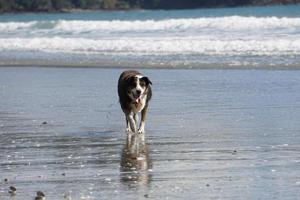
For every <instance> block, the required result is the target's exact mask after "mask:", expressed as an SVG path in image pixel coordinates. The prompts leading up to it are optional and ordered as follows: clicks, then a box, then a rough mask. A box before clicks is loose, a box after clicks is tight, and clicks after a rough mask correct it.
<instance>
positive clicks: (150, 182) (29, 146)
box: [0, 67, 300, 200]
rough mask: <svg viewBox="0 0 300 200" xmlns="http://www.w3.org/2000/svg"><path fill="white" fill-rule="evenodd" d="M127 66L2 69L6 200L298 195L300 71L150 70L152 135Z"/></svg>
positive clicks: (1, 166)
mask: <svg viewBox="0 0 300 200" xmlns="http://www.w3.org/2000/svg"><path fill="white" fill-rule="evenodd" d="M122 70H123V69H100V68H88V69H85V68H42V67H41V68H39V67H1V68H0V99H1V100H0V102H1V103H0V152H1V154H0V199H3V200H10V199H15V200H26V199H34V197H35V195H36V192H37V191H42V192H43V193H45V195H46V198H47V199H49V200H52V199H53V200H56V199H147V198H149V199H200V198H201V199H289V200H290V199H295V200H296V199H298V198H299V195H300V192H299V191H300V190H299V188H300V168H299V164H300V157H299V151H300V146H299V144H300V138H299V130H300V125H299V118H300V101H299V99H300V96H299V91H300V71H297V70H295V71H294V70H230V69H227V70H166V69H156V70H154V69H153V70H151V69H144V70H141V71H142V72H143V73H144V74H147V76H149V77H150V78H151V81H152V82H153V94H154V95H153V100H152V101H151V103H150V111H149V116H148V120H147V124H146V134H145V136H144V139H143V138H142V137H140V136H137V137H136V136H131V137H129V136H127V135H126V134H125V132H124V129H125V122H124V116H123V114H122V111H121V109H120V106H119V104H118V97H117V91H116V89H117V79H118V76H119V74H120V73H121V72H122ZM10 186H14V187H16V188H17V192H16V195H15V196H13V197H12V196H11V194H9V193H8V191H9V187H10Z"/></svg>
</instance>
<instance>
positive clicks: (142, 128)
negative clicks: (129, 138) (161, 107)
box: [138, 105, 148, 133]
mask: <svg viewBox="0 0 300 200" xmlns="http://www.w3.org/2000/svg"><path fill="white" fill-rule="evenodd" d="M147 110H148V105H146V106H145V108H144V109H143V110H142V118H141V123H140V128H139V130H138V133H145V123H146V115H147Z"/></svg>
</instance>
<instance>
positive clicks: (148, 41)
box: [0, 16, 300, 63]
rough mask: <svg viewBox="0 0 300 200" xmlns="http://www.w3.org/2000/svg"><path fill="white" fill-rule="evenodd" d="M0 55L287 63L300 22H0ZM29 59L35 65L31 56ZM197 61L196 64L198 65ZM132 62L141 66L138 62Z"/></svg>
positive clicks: (295, 51)
mask: <svg viewBox="0 0 300 200" xmlns="http://www.w3.org/2000/svg"><path fill="white" fill-rule="evenodd" d="M0 51H2V53H3V55H4V54H5V55H8V57H9V59H10V58H11V57H14V55H15V54H18V55H20V52H27V53H28V52H42V53H47V52H50V53H68V54H70V53H71V54H72V53H76V54H82V55H95V54H96V55H99V56H100V55H101V56H112V55H114V56H118V55H119V56H127V58H128V59H131V58H132V56H152V55H155V56H156V58H155V62H158V63H159V62H161V61H162V60H166V57H168V56H176V55H184V56H193V57H195V56H203V55H204V56H211V60H212V62H214V57H213V56H223V57H222V59H223V58H224V59H225V60H230V62H232V63H236V60H238V63H240V61H241V60H242V61H243V59H244V58H246V57H247V56H248V58H247V59H248V60H247V59H246V60H247V61H246V62H249V63H251V62H256V61H253V60H254V59H252V56H280V59H281V58H282V57H283V56H294V58H293V60H290V61H291V63H292V62H294V60H295V59H296V57H299V56H300V18H299V17H290V18H288V17H282V18H280V17H245V16H228V17H203V18H181V19H161V20H106V21H105V20H102V21H101V20H98V21H96V20H94V21H92V20H49V21H47V20H46V21H38V20H35V21H29V22H0ZM23 55H25V54H23ZM36 55H37V56H38V55H39V54H36ZM30 56H31V57H32V59H33V60H34V56H35V54H31V55H30ZM130 56H131V57H130ZM234 56H237V57H234ZM240 56H242V57H243V58H242V59H241V57H240ZM3 57H4V56H2V59H4V60H5V58H3ZM62 58H63V57H62ZM167 59H169V58H167ZM201 59H202V58H200V57H197V59H196V60H197V62H198V61H199V60H200V62H201ZM222 59H220V60H222ZM234 59H236V60H234ZM276 59H277V58H276ZM231 60H232V61H231ZM264 60H268V59H264ZM137 62H143V58H142V57H140V60H138V61H137ZM183 62H184V63H189V60H184V61H183ZM191 62H192V61H191ZM243 62H244V61H243ZM284 62H285V63H286V60H285V61H284Z"/></svg>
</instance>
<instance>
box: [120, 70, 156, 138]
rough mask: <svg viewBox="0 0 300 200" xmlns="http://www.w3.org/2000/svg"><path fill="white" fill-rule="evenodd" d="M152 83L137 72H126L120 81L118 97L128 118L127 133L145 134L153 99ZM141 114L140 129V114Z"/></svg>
mask: <svg viewBox="0 0 300 200" xmlns="http://www.w3.org/2000/svg"><path fill="white" fill-rule="evenodd" d="M151 85H152V82H151V81H150V80H149V78H148V77H146V76H143V75H142V74H141V73H140V72H138V71H135V70H128V71H124V72H123V73H122V74H121V75H120V78H119V81H118V95H119V102H120V105H121V108H122V110H123V112H124V114H125V117H126V132H127V133H130V132H133V133H136V132H138V133H145V121H146V114H147V110H148V105H149V101H150V99H151V97H152V90H151ZM140 112H141V116H142V117H141V122H140V125H139V128H137V124H138V113H140Z"/></svg>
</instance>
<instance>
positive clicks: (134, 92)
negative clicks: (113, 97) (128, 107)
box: [127, 75, 152, 103]
mask: <svg viewBox="0 0 300 200" xmlns="http://www.w3.org/2000/svg"><path fill="white" fill-rule="evenodd" d="M150 84H152V83H151V81H150V80H149V78H148V77H146V76H140V75H136V76H133V77H131V78H129V80H128V91H127V93H128V95H129V97H130V98H131V99H132V100H134V101H135V102H136V103H139V101H140V99H141V97H142V96H143V95H144V94H145V93H146V92H147V89H148V87H149V85H150Z"/></svg>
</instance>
